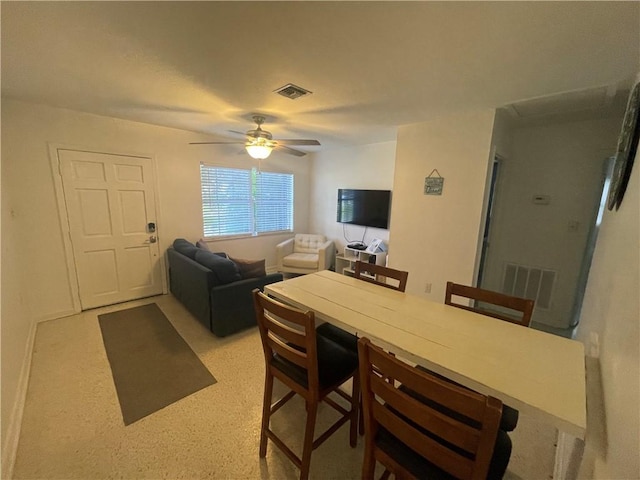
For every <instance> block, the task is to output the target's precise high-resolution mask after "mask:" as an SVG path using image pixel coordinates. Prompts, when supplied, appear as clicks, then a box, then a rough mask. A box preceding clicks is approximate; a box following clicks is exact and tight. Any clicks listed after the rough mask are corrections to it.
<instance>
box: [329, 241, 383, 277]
mask: <svg viewBox="0 0 640 480" xmlns="http://www.w3.org/2000/svg"><path fill="white" fill-rule="evenodd" d="M365 248H366V247H365ZM358 260H360V261H361V262H365V263H375V264H376V265H386V263H387V252H377V253H367V252H365V251H364V249H362V250H361V249H359V248H353V247H349V246H346V247H344V251H343V253H342V255H336V272H337V273H341V274H343V275H347V276H349V277H353V275H354V273H355V268H356V262H357V261H358Z"/></svg>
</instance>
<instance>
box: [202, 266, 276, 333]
mask: <svg viewBox="0 0 640 480" xmlns="http://www.w3.org/2000/svg"><path fill="white" fill-rule="evenodd" d="M280 281H282V274H281V273H272V274H269V275H266V276H264V277H258V278H247V279H244V280H239V281H237V282H232V283H227V284H225V285H219V286H217V287H213V288H212V289H211V293H210V300H211V331H212V332H213V334H214V335H216V336H218V337H225V336H227V335H230V334H232V333H235V332H238V331H240V330H244V329H245V328H248V327H251V326H253V325H256V318H255V310H254V307H253V295H252V293H251V292H252V291H253V289H255V288H259V289H260V290H263V289H264V286H265V285H268V284H270V283H275V282H280Z"/></svg>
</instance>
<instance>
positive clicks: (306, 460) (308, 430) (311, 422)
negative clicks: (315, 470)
mask: <svg viewBox="0 0 640 480" xmlns="http://www.w3.org/2000/svg"><path fill="white" fill-rule="evenodd" d="M317 412H318V402H317V401H316V402H313V401H307V424H306V426H305V428H304V442H303V444H302V465H301V466H300V480H307V478H309V469H310V467H311V452H312V451H313V436H314V433H315V426H316V414H317Z"/></svg>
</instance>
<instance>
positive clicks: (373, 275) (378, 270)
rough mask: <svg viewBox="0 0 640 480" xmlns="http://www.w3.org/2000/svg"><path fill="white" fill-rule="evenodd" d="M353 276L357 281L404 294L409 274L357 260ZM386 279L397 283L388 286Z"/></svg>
mask: <svg viewBox="0 0 640 480" xmlns="http://www.w3.org/2000/svg"><path fill="white" fill-rule="evenodd" d="M353 276H354V277H355V278H357V279H359V280H364V281H365V282H370V283H375V284H376V285H382V286H383V287H387V288H393V289H394V290H400V291H401V292H404V291H405V289H406V288H407V279H408V277H409V272H405V271H404V270H396V269H395V268H389V267H385V266H382V265H376V264H375V263H367V262H361V261H359V260H358V261H357V262H356V265H355V269H354V275H353ZM388 278H390V279H392V280H395V281H397V282H398V283H397V284H395V283H393V284H390V283H388V282H387V279H388Z"/></svg>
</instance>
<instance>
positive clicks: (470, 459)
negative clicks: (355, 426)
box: [358, 338, 511, 480]
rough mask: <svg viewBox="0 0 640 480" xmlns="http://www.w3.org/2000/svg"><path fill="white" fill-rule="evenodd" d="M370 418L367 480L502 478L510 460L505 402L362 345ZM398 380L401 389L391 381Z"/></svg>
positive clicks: (367, 421) (364, 392)
mask: <svg viewBox="0 0 640 480" xmlns="http://www.w3.org/2000/svg"><path fill="white" fill-rule="evenodd" d="M358 352H359V359H360V383H361V386H362V400H363V405H364V417H365V425H366V427H365V451H364V462H363V466H362V478H363V479H365V480H368V479H372V478H373V475H374V469H375V466H376V462H379V463H381V464H382V465H383V466H384V467H385V474H383V477H387V476H388V475H389V474H393V475H394V476H395V477H396V478H401V479H418V478H420V479H423V478H439V479H442V478H459V479H485V478H489V479H497V478H502V476H503V475H504V472H505V471H506V468H507V464H508V463H509V457H510V456H511V441H510V439H509V436H508V435H507V434H506V433H504V432H500V431H499V429H498V425H499V422H500V412H501V410H502V403H501V402H500V400H498V399H496V398H493V397H490V396H485V395H481V394H479V393H476V392H473V391H471V390H467V389H464V388H461V387H459V386H458V385H455V384H453V383H449V382H444V381H442V380H441V379H439V378H437V377H435V376H433V375H430V374H428V373H425V372H422V371H419V370H417V369H415V368H414V367H412V366H411V365H409V364H407V363H405V362H403V361H401V360H399V359H398V358H396V357H394V356H392V355H390V354H389V353H387V352H385V351H383V350H382V349H381V348H379V347H377V346H375V345H373V344H372V343H371V341H370V340H369V339H368V338H361V339H360V340H359V341H358ZM385 375H389V376H393V377H394V378H396V379H397V380H398V381H399V383H400V384H401V385H399V386H395V385H393V384H390V383H389V382H387V381H386V380H385V379H384V377H385Z"/></svg>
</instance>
